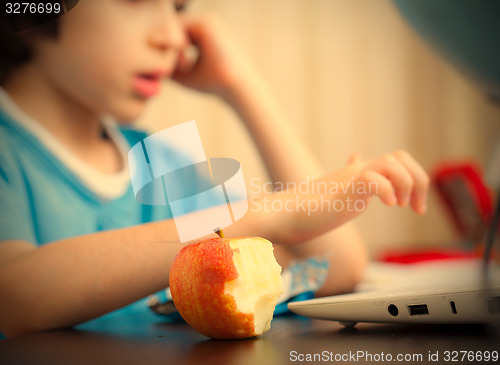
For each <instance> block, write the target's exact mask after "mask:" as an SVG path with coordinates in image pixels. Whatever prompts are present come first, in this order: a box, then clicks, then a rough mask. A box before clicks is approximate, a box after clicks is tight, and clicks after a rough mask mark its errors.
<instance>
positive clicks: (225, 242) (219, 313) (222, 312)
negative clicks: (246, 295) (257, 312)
mask: <svg viewBox="0 0 500 365" xmlns="http://www.w3.org/2000/svg"><path fill="white" fill-rule="evenodd" d="M229 241H230V239H229V238H213V239H209V240H205V241H202V242H196V243H192V244H190V245H188V246H186V247H184V248H182V249H181V250H180V251H179V253H178V255H177V257H176V259H175V261H174V263H173V264H172V267H171V269H170V276H169V282H170V291H171V293H172V297H173V298H174V302H175V306H176V308H177V310H178V311H179V313H180V314H181V316H182V317H183V318H184V320H185V321H186V322H187V323H189V325H191V327H193V328H194V329H196V330H197V331H198V332H200V333H201V334H203V335H205V336H207V337H210V338H214V339H241V338H248V337H253V336H255V328H254V324H253V323H254V315H253V314H244V313H240V312H237V310H236V302H235V300H234V298H233V297H232V296H231V295H227V294H224V283H225V282H227V281H230V280H234V279H236V278H237V277H238V272H237V270H236V267H235V265H234V263H233V259H232V257H233V249H232V248H231V247H230V246H229ZM207 288H210V290H207Z"/></svg>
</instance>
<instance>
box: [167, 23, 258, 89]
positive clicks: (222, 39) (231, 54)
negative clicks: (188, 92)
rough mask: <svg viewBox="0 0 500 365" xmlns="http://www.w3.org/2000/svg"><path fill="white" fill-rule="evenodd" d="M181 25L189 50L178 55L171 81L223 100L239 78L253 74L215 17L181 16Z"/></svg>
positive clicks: (234, 43) (233, 41) (232, 40)
mask: <svg viewBox="0 0 500 365" xmlns="http://www.w3.org/2000/svg"><path fill="white" fill-rule="evenodd" d="M181 23H182V25H183V27H184V29H185V32H186V35H187V37H188V38H189V40H190V43H191V46H190V47H188V48H187V49H184V50H183V51H182V52H181V53H180V55H179V61H178V64H177V68H176V70H175V72H174V75H173V77H172V78H173V80H175V81H177V82H179V83H180V84H182V85H184V86H187V87H189V88H193V89H196V90H198V91H202V92H209V93H214V94H217V95H219V96H221V97H223V98H225V97H226V96H227V94H228V93H230V92H231V89H232V88H234V87H235V84H236V83H239V82H241V80H242V78H245V77H247V76H248V77H251V75H252V74H254V72H255V71H254V69H253V67H252V66H251V64H250V63H249V62H248V60H247V58H246V56H245V55H244V54H243V51H242V50H241V49H240V47H239V45H238V44H237V42H236V41H235V40H234V39H233V38H232V37H231V32H230V31H229V30H228V29H227V28H226V27H225V26H224V24H223V23H222V22H221V21H220V19H219V18H218V17H217V16H215V15H213V14H204V15H189V14H184V15H182V17H181ZM193 48H194V49H193ZM193 53H195V54H193Z"/></svg>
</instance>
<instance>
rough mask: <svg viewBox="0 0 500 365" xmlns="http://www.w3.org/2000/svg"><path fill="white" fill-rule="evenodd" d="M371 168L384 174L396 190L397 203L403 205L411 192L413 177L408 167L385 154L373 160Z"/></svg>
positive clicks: (407, 200)
mask: <svg viewBox="0 0 500 365" xmlns="http://www.w3.org/2000/svg"><path fill="white" fill-rule="evenodd" d="M372 168H373V169H374V170H375V171H377V172H379V173H380V174H382V175H384V176H385V177H386V178H387V179H389V181H390V182H391V183H392V186H393V188H394V189H395V190H396V198H397V201H398V204H399V205H400V206H402V207H405V206H407V205H408V203H409V202H410V199H411V196H412V192H413V186H414V182H413V177H412V175H411V174H410V173H409V172H408V169H407V168H406V167H405V166H404V165H403V164H402V163H401V161H399V160H398V159H397V158H396V157H394V156H393V155H385V156H382V157H381V158H379V159H377V160H375V161H374V162H373V165H372Z"/></svg>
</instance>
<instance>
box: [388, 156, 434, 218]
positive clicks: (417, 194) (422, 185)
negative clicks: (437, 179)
mask: <svg viewBox="0 0 500 365" xmlns="http://www.w3.org/2000/svg"><path fill="white" fill-rule="evenodd" d="M395 155H396V157H397V158H398V159H399V160H400V161H401V163H402V164H403V165H404V166H405V167H406V169H407V170H408V172H409V173H410V174H411V176H412V178H413V181H414V186H413V193H412V197H411V206H412V208H413V209H414V210H415V211H416V212H418V213H420V214H423V213H425V211H426V210H427V204H426V201H427V193H428V191H429V184H430V179H429V176H428V175H427V173H426V172H425V170H424V169H423V168H422V166H420V164H419V163H418V162H417V161H415V159H414V158H413V157H412V156H411V155H410V154H409V153H407V152H405V151H398V152H396V153H395Z"/></svg>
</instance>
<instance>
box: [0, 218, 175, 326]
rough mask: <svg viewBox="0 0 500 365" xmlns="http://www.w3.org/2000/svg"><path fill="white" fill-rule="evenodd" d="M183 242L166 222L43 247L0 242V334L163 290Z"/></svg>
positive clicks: (71, 320) (88, 314) (66, 320)
mask: <svg viewBox="0 0 500 365" xmlns="http://www.w3.org/2000/svg"><path fill="white" fill-rule="evenodd" d="M180 247H181V244H180V243H179V242H178V238H177V234H176V230H175V226H174V223H173V221H171V220H169V221H163V222H158V223H150V224H144V225H140V226H135V227H131V228H125V229H119V230H113V231H105V232H99V233H94V234H89V235H85V236H79V237H74V238H68V239H64V240H61V241H58V242H54V243H50V244H46V245H43V246H41V247H35V246H34V245H33V244H31V243H28V242H26V241H14V240H11V241H3V242H0V258H1V259H0V297H1V298H3V299H2V300H1V301H0V331H2V332H3V333H4V334H6V335H7V336H16V335H20V334H24V333H30V332H36V331H40V330H46V329H53V328H61V327H67V326H71V325H74V324H77V323H81V322H83V321H86V320H89V319H91V318H95V317H97V316H100V315H102V314H104V313H106V312H109V311H112V310H114V309H117V308H119V307H122V306H124V305H127V304H129V303H132V302H133V301H135V300H138V299H140V298H142V297H144V296H146V295H148V294H151V293H154V292H155V291H158V290H161V289H162V288H165V287H167V286H168V273H169V268H170V264H171V262H172V261H173V259H174V257H175V255H176V254H177V252H178V250H179V249H180Z"/></svg>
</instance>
